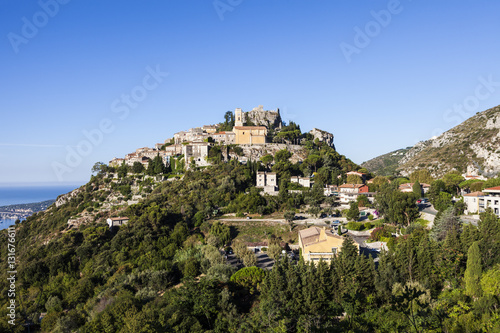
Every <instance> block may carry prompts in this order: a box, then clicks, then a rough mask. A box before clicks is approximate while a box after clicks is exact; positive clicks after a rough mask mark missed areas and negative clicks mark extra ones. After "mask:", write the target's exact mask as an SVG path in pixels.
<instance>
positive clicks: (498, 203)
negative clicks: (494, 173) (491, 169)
mask: <svg viewBox="0 0 500 333" xmlns="http://www.w3.org/2000/svg"><path fill="white" fill-rule="evenodd" d="M483 193H484V194H485V195H484V197H483V198H482V200H484V201H483V202H481V198H480V202H479V206H480V207H481V203H483V205H484V210H486V209H487V208H491V209H492V210H493V212H494V213H495V214H496V215H497V216H500V186H495V187H490V188H485V189H484V190H483ZM479 212H481V209H480V210H479Z"/></svg>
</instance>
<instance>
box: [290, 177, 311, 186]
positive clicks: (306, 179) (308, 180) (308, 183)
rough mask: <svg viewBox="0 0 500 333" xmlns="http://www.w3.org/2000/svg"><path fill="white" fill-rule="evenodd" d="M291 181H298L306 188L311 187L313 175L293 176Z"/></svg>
mask: <svg viewBox="0 0 500 333" xmlns="http://www.w3.org/2000/svg"><path fill="white" fill-rule="evenodd" d="M290 182H292V183H298V184H299V185H301V186H303V187H305V188H310V187H311V184H312V182H311V177H299V176H292V177H291V178H290Z"/></svg>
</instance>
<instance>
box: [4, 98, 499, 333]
mask: <svg viewBox="0 0 500 333" xmlns="http://www.w3.org/2000/svg"><path fill="white" fill-rule="evenodd" d="M109 164H110V165H109V166H108V165H106V164H104V163H102V162H98V163H96V164H95V165H94V167H93V168H92V172H93V175H92V177H91V179H90V181H89V182H88V183H87V184H86V185H84V186H81V187H80V188H78V189H76V190H74V191H72V192H70V193H68V194H66V195H62V196H60V197H58V198H57V200H56V202H55V203H54V204H53V205H51V206H50V207H49V208H48V209H47V210H45V211H42V212H38V213H35V214H33V215H32V216H30V217H28V218H27V219H26V220H25V221H22V222H20V223H16V225H15V229H16V230H15V233H16V237H17V238H16V256H17V258H18V259H19V260H18V262H19V264H18V266H16V268H17V270H18V271H19V272H20V274H19V285H18V286H19V294H18V295H19V296H18V297H19V304H23V316H17V317H16V316H14V315H13V318H15V320H16V323H17V324H19V326H18V327H21V328H22V327H23V325H25V327H29V328H30V329H32V331H33V330H36V329H41V330H42V331H43V332H74V331H78V332H89V333H90V332H106V331H109V332H155V331H158V332H165V331H172V332H173V331H176V332H204V331H210V332H267V331H280V332H286V331H290V332H293V331H301V332H311V331H314V332H344V331H352V332H354V331H363V332H364V331H367V330H364V329H359V328H360V327H361V326H360V325H361V324H362V325H364V327H371V328H373V329H372V330H368V331H373V332H387V331H389V332H410V331H419V332H423V331H424V327H425V328H429V331H435V332H462V331H470V332H495V331H498V329H497V328H498V327H499V325H500V321H499V320H498V318H500V316H498V309H499V306H498V304H499V303H498V297H497V295H498V293H499V289H498V286H500V283H499V280H498V277H499V276H500V261H499V258H500V256H499V255H498V254H499V253H500V243H499V241H498V240H499V239H500V222H499V219H498V214H499V210H500V209H499V207H498V205H499V201H500V178H499V177H496V178H493V177H490V178H488V177H481V176H477V175H470V174H466V175H462V174H461V173H460V172H458V170H455V171H452V172H448V173H446V174H445V175H444V176H443V177H442V179H435V178H434V177H433V176H432V174H431V173H430V171H429V170H427V169H425V168H421V169H418V170H415V171H413V172H412V173H411V174H409V176H408V177H404V176H402V175H401V174H392V175H390V176H381V175H379V176H375V175H374V174H373V173H371V172H369V171H368V170H367V169H365V168H362V167H361V166H359V165H357V164H356V163H354V162H352V161H351V160H349V159H348V158H347V157H346V156H344V155H341V154H339V153H338V152H337V151H336V150H335V146H334V144H333V135H332V134H331V133H328V132H325V131H322V130H319V129H313V130H311V131H309V132H302V131H301V130H300V126H299V125H298V124H295V123H293V122H290V123H288V124H285V123H283V121H282V120H281V117H280V114H279V110H278V109H277V110H275V111H265V110H264V109H263V107H262V106H259V107H257V108H254V109H253V110H250V111H248V112H244V111H243V110H241V109H236V110H235V111H234V112H231V111H228V112H226V113H225V115H224V121H223V122H220V123H218V124H216V125H206V126H202V127H197V128H192V129H190V130H188V131H182V132H178V133H175V134H174V135H173V137H172V138H168V139H167V140H165V141H164V143H159V144H156V145H155V146H154V148H140V149H138V150H136V152H133V153H131V154H127V155H126V156H125V157H124V158H115V159H113V160H112V161H111V162H110V163H109ZM9 232H10V231H9ZM9 237H12V236H9ZM6 250H7V247H4V248H3V250H1V249H0V251H3V252H2V255H1V257H4V258H6V257H7V252H6ZM16 262H17V261H16ZM0 275H1V278H0V281H4V282H3V284H2V283H0V287H2V288H3V290H7V289H8V286H7V282H6V281H8V278H9V276H8V275H7V274H6V271H3V273H2V272H0ZM3 304H4V306H3V309H4V310H5V309H8V308H7V305H5V304H6V302H4V303H3ZM413 305H415V306H417V308H418V310H416V311H414V310H412V307H413ZM275 311H282V313H281V314H280V313H277V312H275ZM457 313H458V314H457ZM409 316H412V317H411V320H410V319H408V318H410V317H409ZM13 320H14V319H13ZM441 327H442V328H443V329H442V330H440V328H441ZM165 328H168V329H165ZM193 328H195V329H193ZM462 328H466V329H462ZM482 328H484V329H482ZM0 331H8V326H6V325H4V324H2V322H0Z"/></svg>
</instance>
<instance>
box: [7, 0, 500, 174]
mask: <svg viewBox="0 0 500 333" xmlns="http://www.w3.org/2000/svg"><path fill="white" fill-rule="evenodd" d="M499 12H500V2H498V1H493V0H491V1H481V0H479V1H474V2H472V1H456V0H455V1H451V0H449V1H417V0H413V1H410V0H402V1H350V0H343V1H341V0H339V1H305V0H301V1H299V0H288V1H284V0H282V1H278V0H274V1H272V0H242V1H241V0H220V1H219V0H217V1H210V0H203V1H201V0H191V1H185V0H184V1H180V0H179V1H169V0H161V1H160V0H149V1H128V0H120V1H118V0H116V1H97V0H86V1H82V0H80V1H79V0H71V1H69V0H59V1H56V0H41V1H18V0H0V36H1V39H0V87H1V89H0V94H1V95H0V96H1V98H0V110H1V123H0V183H34V182H45V183H52V182H53V183H58V182H66V183H84V182H86V181H88V179H89V177H90V169H91V167H92V165H93V164H94V163H95V162H97V161H103V162H106V163H107V162H108V161H109V160H111V159H112V158H113V157H123V156H124V155H125V154H126V153H129V152H132V151H134V150H135V149H136V148H138V147H144V146H149V147H152V146H154V144H155V143H156V142H163V141H164V140H165V139H166V138H168V137H171V136H172V135H173V133H175V132H178V131H180V130H186V129H189V128H191V127H196V126H201V125H204V124H213V123H216V122H219V121H221V120H223V114H224V113H225V112H226V111H228V110H234V109H235V108H237V107H240V108H243V110H246V111H248V110H250V109H251V108H253V107H255V106H257V105H260V104H261V105H263V106H264V108H265V109H276V108H280V110H281V112H282V117H283V118H284V120H285V121H290V120H293V121H295V122H297V123H299V124H300V125H301V129H302V130H303V131H305V130H310V129H312V128H313V127H318V128H321V129H323V130H326V131H329V132H332V133H333V134H334V135H335V144H336V147H337V150H338V151H339V152H340V153H341V154H344V155H346V156H347V157H349V158H351V159H352V160H353V161H355V162H357V163H361V162H363V161H366V160H368V159H370V158H372V157H375V156H377V155H380V154H383V153H386V152H389V151H391V150H395V149H398V148H403V147H407V146H411V145H413V144H415V143H416V142H418V141H420V140H425V139H428V138H430V137H431V136H433V135H436V134H439V133H440V132H442V131H444V130H447V129H449V128H451V127H453V126H455V125H456V124H458V123H460V122H461V121H463V120H465V119H466V118H467V117H469V116H471V115H473V114H475V113H476V112H478V111H483V110H485V109H488V108H490V107H493V106H496V105H498V104H500V66H499V64H500V62H499V57H500V42H499V36H500V35H499V33H498V32H499V31H500V20H498V13H499ZM127 96H128V97H127ZM85 131H86V133H87V134H85ZM89 133H90V134H89ZM88 136H90V138H91V139H92V140H90V139H88V138H87V137H88ZM78 149H79V150H80V152H78V151H77V150H78Z"/></svg>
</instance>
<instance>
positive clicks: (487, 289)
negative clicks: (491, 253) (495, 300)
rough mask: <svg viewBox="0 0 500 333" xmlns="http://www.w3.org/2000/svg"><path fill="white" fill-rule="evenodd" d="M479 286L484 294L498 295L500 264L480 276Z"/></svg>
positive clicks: (499, 289)
mask: <svg viewBox="0 0 500 333" xmlns="http://www.w3.org/2000/svg"><path fill="white" fill-rule="evenodd" d="M481 288H482V290H483V293H484V295H487V296H492V297H495V296H498V295H500V264H498V265H496V266H495V267H493V268H491V269H490V270H488V271H487V272H486V273H485V274H483V277H482V278H481Z"/></svg>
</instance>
